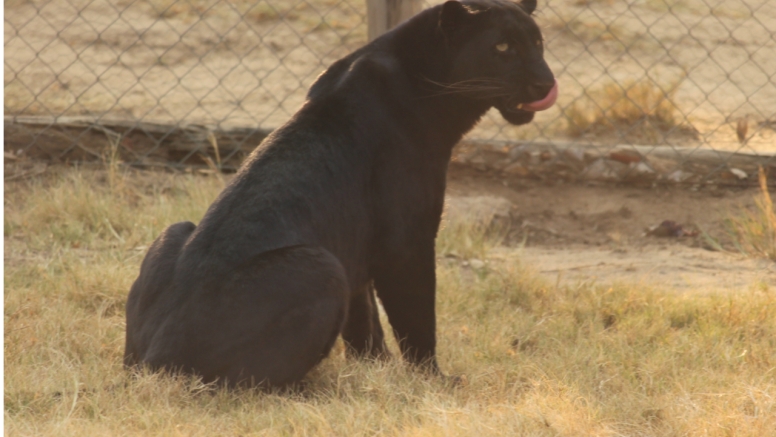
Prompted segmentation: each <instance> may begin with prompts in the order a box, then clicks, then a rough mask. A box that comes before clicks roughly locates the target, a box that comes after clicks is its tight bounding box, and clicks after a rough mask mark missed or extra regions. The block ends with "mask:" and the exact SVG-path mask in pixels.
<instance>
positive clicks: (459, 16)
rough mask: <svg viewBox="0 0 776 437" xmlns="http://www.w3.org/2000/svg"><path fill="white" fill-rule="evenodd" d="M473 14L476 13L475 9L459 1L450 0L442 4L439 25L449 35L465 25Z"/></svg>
mask: <svg viewBox="0 0 776 437" xmlns="http://www.w3.org/2000/svg"><path fill="white" fill-rule="evenodd" d="M474 15H477V11H473V10H471V9H469V8H468V7H466V6H465V5H464V4H463V3H461V2H459V1H455V0H450V1H448V2H445V4H443V5H442V11H441V12H440V13H439V27H440V28H441V29H442V31H443V32H444V33H445V34H446V35H450V34H451V33H453V32H455V31H456V30H458V29H459V28H460V27H462V26H465V25H467V24H468V22H469V21H470V20H471V19H472V17H473V16H474Z"/></svg>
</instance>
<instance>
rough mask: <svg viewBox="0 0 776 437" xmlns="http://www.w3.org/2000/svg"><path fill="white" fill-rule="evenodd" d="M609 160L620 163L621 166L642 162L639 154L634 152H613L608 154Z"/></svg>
mask: <svg viewBox="0 0 776 437" xmlns="http://www.w3.org/2000/svg"><path fill="white" fill-rule="evenodd" d="M609 159H611V160H614V161H618V162H622V163H623V164H631V163H636V162H641V161H643V158H642V157H641V154H640V153H639V152H636V151H635V150H615V151H613V152H612V153H610V154H609Z"/></svg>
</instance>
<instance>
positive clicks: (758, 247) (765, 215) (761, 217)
mask: <svg viewBox="0 0 776 437" xmlns="http://www.w3.org/2000/svg"><path fill="white" fill-rule="evenodd" d="M758 177H759V182H760V194H759V195H758V196H757V198H756V199H755V207H754V209H753V210H744V211H743V212H742V213H739V214H737V215H735V216H732V217H731V218H730V219H728V220H727V225H728V226H727V228H728V230H729V233H730V234H731V236H732V237H733V241H735V242H736V248H737V249H738V250H739V251H741V252H743V253H745V254H747V255H750V256H755V257H763V258H768V259H771V260H773V261H776V210H775V209H774V207H773V201H772V200H771V195H770V193H769V192H768V181H767V178H766V175H765V171H763V169H762V168H760V171H759V175H758Z"/></svg>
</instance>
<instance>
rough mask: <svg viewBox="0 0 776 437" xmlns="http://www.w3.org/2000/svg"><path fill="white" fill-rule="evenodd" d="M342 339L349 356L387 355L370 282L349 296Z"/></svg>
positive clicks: (372, 356) (378, 356)
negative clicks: (346, 318) (348, 306)
mask: <svg viewBox="0 0 776 437" xmlns="http://www.w3.org/2000/svg"><path fill="white" fill-rule="evenodd" d="M342 339H343V340H344V341H345V345H346V347H347V354H348V355H349V356H352V357H357V358H386V357H387V356H388V355H389V353H388V349H387V347H386V346H385V335H384V334H383V327H382V326H381V325H380V315H379V313H378V308H377V300H376V299H375V290H374V287H373V286H372V283H371V282H370V283H369V284H368V285H367V286H366V287H365V289H364V290H361V291H359V292H358V293H355V294H354V296H353V297H352V298H351V300H350V308H349V309H348V320H347V322H346V323H345V327H344V329H343V330H342Z"/></svg>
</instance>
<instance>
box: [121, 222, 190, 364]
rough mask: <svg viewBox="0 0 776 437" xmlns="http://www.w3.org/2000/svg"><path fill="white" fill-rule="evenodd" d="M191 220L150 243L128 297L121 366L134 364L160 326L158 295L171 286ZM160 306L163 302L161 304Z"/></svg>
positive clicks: (137, 361) (160, 310)
mask: <svg viewBox="0 0 776 437" xmlns="http://www.w3.org/2000/svg"><path fill="white" fill-rule="evenodd" d="M195 228H196V226H195V225H194V223H191V222H180V223H176V224H174V225H171V226H169V227H168V228H167V229H165V230H164V231H163V232H162V234H161V235H159V237H158V238H157V239H156V240H155V241H154V242H153V244H151V247H150V248H149V249H148V253H147V254H146V256H145V258H144V259H143V264H142V265H141V267H140V275H139V276H138V278H137V279H136V280H135V283H134V284H132V289H131V290H130V292H129V297H128V298H127V306H126V310H127V328H126V344H125V348H124V365H125V366H128V367H129V366H134V365H136V364H138V363H139V362H140V360H141V359H142V357H143V355H145V352H146V350H147V349H148V345H149V344H150V342H151V338H152V337H153V335H154V334H155V332H156V331H157V330H158V329H159V327H160V325H161V323H162V322H163V320H164V318H163V317H161V316H163V314H162V313H163V312H165V310H168V309H165V308H159V306H160V304H159V301H160V299H159V298H160V296H161V295H162V294H163V293H164V292H165V291H167V290H168V289H169V288H170V284H171V282H172V278H173V271H174V269H175V263H176V262H177V260H178V255H179V254H180V250H181V247H182V246H183V244H184V243H185V242H186V240H187V239H188V238H189V236H190V235H191V233H192V232H193V231H194V229H195ZM161 305H163V304H161Z"/></svg>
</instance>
